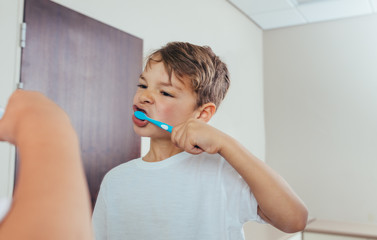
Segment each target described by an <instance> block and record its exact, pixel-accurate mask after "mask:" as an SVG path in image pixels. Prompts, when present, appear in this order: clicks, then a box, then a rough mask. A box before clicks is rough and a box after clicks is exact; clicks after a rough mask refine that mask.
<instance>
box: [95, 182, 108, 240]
mask: <svg viewBox="0 0 377 240" xmlns="http://www.w3.org/2000/svg"><path fill="white" fill-rule="evenodd" d="M105 196H106V184H105V180H104V181H103V182H102V184H101V188H100V191H99V193H98V196H97V201H96V204H95V207H94V211H93V216H92V223H93V230H94V236H95V239H96V240H104V239H107V213H106V201H105Z"/></svg>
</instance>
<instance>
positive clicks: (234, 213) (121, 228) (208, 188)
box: [93, 152, 263, 240]
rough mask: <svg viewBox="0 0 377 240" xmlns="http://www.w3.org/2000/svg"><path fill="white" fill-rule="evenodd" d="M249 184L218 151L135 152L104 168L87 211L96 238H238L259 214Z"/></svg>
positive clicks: (136, 239)
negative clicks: (157, 155) (147, 156)
mask: <svg viewBox="0 0 377 240" xmlns="http://www.w3.org/2000/svg"><path fill="white" fill-rule="evenodd" d="M257 206H258V204H257V202H256V200H255V198H254V195H253V194H252V193H251V192H250V189H249V186H248V185H247V184H246V182H245V181H244V180H243V179H242V178H241V177H240V176H239V174H238V173H237V172H236V171H235V170H234V169H233V168H232V167H231V166H230V165H229V163H228V162H227V161H226V160H225V159H223V158H222V157H221V156H220V155H218V154H213V155H211V154H207V153H202V154H199V155H191V154H189V153H186V152H182V153H179V154H177V155H175V156H172V157H170V158H168V159H165V160H163V161H160V162H145V161H143V160H142V159H141V158H139V159H135V160H132V161H129V162H127V163H124V164H122V165H120V166H118V167H116V168H114V169H112V170H111V171H110V172H108V173H107V174H106V176H105V177H104V180H103V181H102V184H101V189H100V192H99V195H98V198H97V202H96V205H95V209H94V213H93V227H94V232H95V236H96V240H102V239H107V240H118V239H119V240H120V239H122V240H123V239H132V240H143V239H145V240H150V239H153V240H158V239H161V240H169V239H193V240H198V239H205V240H211V239H213V240H221V239H227V240H240V239H244V234H243V230H242V226H243V224H244V223H245V222H247V221H258V222H263V220H262V219H261V218H260V217H259V216H258V215H257Z"/></svg>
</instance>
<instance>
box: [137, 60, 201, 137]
mask: <svg viewBox="0 0 377 240" xmlns="http://www.w3.org/2000/svg"><path fill="white" fill-rule="evenodd" d="M184 80H187V79H184ZM138 87H139V88H138V90H137V91H136V94H135V96H134V101H133V104H134V106H133V109H134V111H143V112H145V113H146V114H147V116H148V117H150V118H153V119H156V120H158V121H161V122H164V123H167V124H169V125H171V126H173V127H174V126H176V125H178V124H181V123H184V122H185V121H187V120H188V119H189V118H191V117H194V116H195V113H196V111H197V108H196V93H195V92H194V91H193V90H192V89H191V86H190V85H189V83H188V81H184V82H182V81H180V80H178V78H177V77H176V76H175V75H174V74H172V76H171V80H169V75H168V73H167V72H166V70H165V66H164V64H163V62H151V63H150V64H149V65H147V66H146V67H145V69H144V72H143V73H142V74H141V75H140V78H139V85H138ZM132 120H133V123H134V130H135V132H136V133H137V134H138V135H140V136H143V137H152V138H153V137H156V138H159V137H164V138H170V137H169V134H168V132H166V131H164V130H162V129H160V128H158V127H157V126H155V125H154V124H152V123H149V122H148V121H141V120H139V119H137V118H136V117H135V116H133V117H132Z"/></svg>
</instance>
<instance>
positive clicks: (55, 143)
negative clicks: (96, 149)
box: [0, 90, 93, 240]
mask: <svg viewBox="0 0 377 240" xmlns="http://www.w3.org/2000/svg"><path fill="white" fill-rule="evenodd" d="M0 140H1V141H7V142H9V143H11V144H14V145H16V146H17V147H18V151H19V154H20V159H21V163H20V171H19V178H18V184H17V186H16V189H15V193H14V196H13V204H12V208H11V210H10V212H9V213H8V215H7V217H6V218H5V219H4V221H3V222H1V224H0V239H12V240H18V239H20V240H21V239H38V240H47V239H62V240H63V239H77V240H83V239H84V240H87V239H93V234H92V229H91V208H90V201H89V193H88V189H87V184H86V180H85V176H84V172H83V167H82V164H81V157H80V151H79V143H78V138H77V135H76V133H75V131H74V129H73V127H72V126H71V123H70V120H69V118H68V116H67V115H66V114H65V113H64V112H63V110H62V109H60V108H59V107H58V106H57V105H56V104H55V103H53V102H52V101H50V100H49V99H47V98H46V97H44V96H43V95H42V94H40V93H37V92H29V91H23V90H17V91H16V92H15V93H14V94H13V95H12V96H11V98H10V99H9V102H8V105H7V108H6V112H5V114H4V116H3V118H2V119H1V120H0Z"/></svg>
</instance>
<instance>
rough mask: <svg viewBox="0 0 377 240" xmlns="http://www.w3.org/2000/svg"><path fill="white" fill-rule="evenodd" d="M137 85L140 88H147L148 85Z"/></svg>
mask: <svg viewBox="0 0 377 240" xmlns="http://www.w3.org/2000/svg"><path fill="white" fill-rule="evenodd" d="M137 87H138V88H147V85H144V84H138V85H137Z"/></svg>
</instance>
